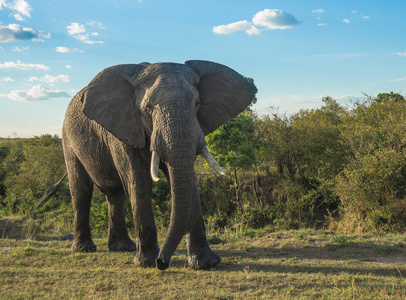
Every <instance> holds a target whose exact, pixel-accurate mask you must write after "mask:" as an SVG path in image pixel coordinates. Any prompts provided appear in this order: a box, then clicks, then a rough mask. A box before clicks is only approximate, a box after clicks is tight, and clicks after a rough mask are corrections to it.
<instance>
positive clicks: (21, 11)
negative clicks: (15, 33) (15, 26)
mask: <svg viewBox="0 0 406 300" xmlns="http://www.w3.org/2000/svg"><path fill="white" fill-rule="evenodd" d="M3 7H5V8H8V9H10V10H12V12H13V13H12V14H11V16H13V17H14V18H15V19H16V20H17V21H21V22H22V21H25V17H27V18H31V10H32V7H31V5H30V4H29V3H28V2H27V1H25V0H14V1H13V2H6V0H0V10H2V9H3Z"/></svg>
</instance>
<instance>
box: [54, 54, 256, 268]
mask: <svg viewBox="0 0 406 300" xmlns="http://www.w3.org/2000/svg"><path fill="white" fill-rule="evenodd" d="M256 92H257V88H256V87H255V85H254V84H253V83H250V82H248V81H247V80H246V79H245V78H244V77H243V76H241V75H240V74H238V73H237V72H236V71H234V70H232V69H231V68H229V67H226V66H224V65H221V64H218V63H214V62H210V61H203V60H190V61H186V62H185V63H184V64H179V63H153V64H150V63H140V64H123V65H117V66H113V67H109V68H107V69H104V70H103V71H101V72H100V73H99V74H98V75H97V76H96V77H95V78H94V79H93V80H92V81H91V82H90V83H89V84H88V85H87V86H86V87H85V88H83V89H82V90H81V91H80V92H78V93H77V94H76V95H75V96H74V97H73V99H72V100H71V102H70V103H69V105H68V108H67V111H66V115H65V119H64V122H63V128H62V144H63V150H64V157H65V163H66V168H67V174H68V179H69V188H70V192H71V197H72V203H73V211H74V231H73V235H74V241H73V245H72V250H73V251H82V252H93V251H96V246H95V244H94V243H93V241H92V238H91V230H90V225H89V211H90V205H91V198H92V192H93V187H94V185H96V186H97V187H98V188H99V189H100V190H101V191H102V192H103V193H104V194H105V195H106V198H107V201H108V216H109V229H108V235H109V241H108V247H109V250H111V251H136V252H135V253H136V254H135V258H134V263H135V265H137V266H142V267H157V268H158V269H160V270H164V269H166V268H168V267H169V265H170V260H171V256H172V255H173V253H174V251H175V250H176V248H177V246H178V245H179V243H180V241H181V240H182V238H183V237H184V236H185V239H186V245H187V251H188V265H189V266H190V267H191V268H193V269H207V268H210V267H212V266H214V265H216V264H218V263H219V262H220V261H221V258H220V257H219V256H218V255H217V254H216V253H215V252H214V251H212V250H211V248H210V247H209V244H208V241H207V238H206V228H205V225H204V220H203V216H202V210H201V204H200V196H199V188H198V181H197V176H196V173H195V170H194V163H195V160H196V157H197V155H202V156H203V157H204V159H205V160H206V161H207V162H208V164H209V165H210V166H211V167H212V168H213V169H214V170H215V171H216V172H217V173H219V174H223V175H224V173H223V171H222V170H221V168H220V166H219V165H218V164H217V162H216V161H215V160H214V158H213V157H212V155H211V154H210V152H209V150H208V149H207V146H206V141H205V135H207V134H209V133H211V132H213V131H214V130H215V129H216V128H218V127H219V126H221V125H222V124H224V123H225V122H226V121H227V120H229V119H230V118H233V117H234V116H236V115H237V114H239V113H240V112H242V111H243V110H245V109H246V107H247V106H248V105H249V104H250V103H251V101H252V100H253V98H254V96H255V94H256ZM158 169H161V170H162V171H163V173H164V174H165V176H166V178H167V180H168V182H169V185H170V190H171V198H172V200H171V216H170V225H169V228H168V232H167V234H166V237H165V240H164V242H163V245H162V247H161V248H159V247H158V239H157V232H156V227H155V221H154V216H153V207H152V202H151V196H152V184H153V181H157V180H159V177H158ZM126 198H129V199H130V201H131V208H132V212H133V219H134V225H135V232H136V244H135V243H134V242H133V241H132V240H131V238H130V237H129V234H128V231H127V227H126V224H125V209H124V201H125V199H126Z"/></svg>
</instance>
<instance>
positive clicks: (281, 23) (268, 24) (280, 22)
mask: <svg viewBox="0 0 406 300" xmlns="http://www.w3.org/2000/svg"><path fill="white" fill-rule="evenodd" d="M299 24H300V22H299V21H298V20H297V19H296V18H295V17H294V16H292V15H291V14H288V13H285V12H284V11H282V10H279V9H265V10H263V11H260V12H258V13H257V14H256V15H255V16H254V18H253V19H252V22H249V21H247V20H243V21H238V22H234V23H230V24H226V25H219V26H215V27H213V32H214V33H217V34H230V33H234V32H239V31H244V32H246V33H247V34H249V35H254V34H255V35H257V34H261V29H259V28H258V26H261V27H265V29H289V28H293V27H295V26H297V25H299ZM255 25H256V26H255Z"/></svg>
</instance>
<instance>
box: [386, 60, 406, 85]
mask: <svg viewBox="0 0 406 300" xmlns="http://www.w3.org/2000/svg"><path fill="white" fill-rule="evenodd" d="M405 55H406V54H405ZM402 81H406V77H401V78H395V79H391V80H388V82H402Z"/></svg>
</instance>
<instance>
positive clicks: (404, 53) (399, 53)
mask: <svg viewBox="0 0 406 300" xmlns="http://www.w3.org/2000/svg"><path fill="white" fill-rule="evenodd" d="M395 53H396V54H397V55H399V56H406V52H395Z"/></svg>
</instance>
